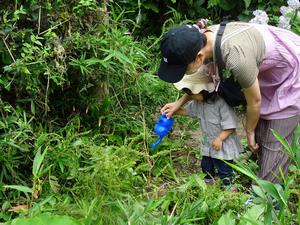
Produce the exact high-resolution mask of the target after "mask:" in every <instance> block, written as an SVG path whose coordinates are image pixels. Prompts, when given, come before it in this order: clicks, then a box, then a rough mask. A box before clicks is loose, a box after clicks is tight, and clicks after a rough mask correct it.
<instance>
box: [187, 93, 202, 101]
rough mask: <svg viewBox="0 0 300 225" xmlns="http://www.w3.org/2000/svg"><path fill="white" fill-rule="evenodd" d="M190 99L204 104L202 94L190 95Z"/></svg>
mask: <svg viewBox="0 0 300 225" xmlns="http://www.w3.org/2000/svg"><path fill="white" fill-rule="evenodd" d="M190 97H191V98H192V99H193V100H195V101H199V102H203V95H202V94H200V93H199V94H192V95H190Z"/></svg>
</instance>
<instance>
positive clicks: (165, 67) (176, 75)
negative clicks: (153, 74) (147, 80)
mask: <svg viewBox="0 0 300 225" xmlns="http://www.w3.org/2000/svg"><path fill="white" fill-rule="evenodd" d="M186 69H187V65H169V64H167V63H165V62H164V61H163V60H162V61H161V63H160V67H159V70H158V76H159V78H160V79H162V80H163V81H166V82H168V83H176V82H178V81H180V80H181V79H182V78H183V75H184V73H185V71H186Z"/></svg>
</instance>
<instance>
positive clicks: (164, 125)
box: [151, 114, 174, 149]
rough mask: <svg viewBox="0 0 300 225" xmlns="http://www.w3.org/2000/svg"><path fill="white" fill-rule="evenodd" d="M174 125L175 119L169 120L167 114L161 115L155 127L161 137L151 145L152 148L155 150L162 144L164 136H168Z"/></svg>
mask: <svg viewBox="0 0 300 225" xmlns="http://www.w3.org/2000/svg"><path fill="white" fill-rule="evenodd" d="M173 123H174V119H173V118H167V116H166V115H165V114H163V115H161V116H160V117H159V118H158V120H157V122H156V124H155V126H154V132H155V133H156V134H157V135H158V136H159V138H158V140H157V141H156V142H154V143H152V144H151V148H152V149H155V148H156V146H157V145H159V143H160V142H161V140H162V139H163V137H164V136H166V135H167V134H168V133H169V131H170V130H171V128H172V125H173Z"/></svg>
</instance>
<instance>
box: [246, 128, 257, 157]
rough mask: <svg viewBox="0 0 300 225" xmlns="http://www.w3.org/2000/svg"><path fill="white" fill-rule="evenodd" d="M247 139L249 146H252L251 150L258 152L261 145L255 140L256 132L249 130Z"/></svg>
mask: <svg viewBox="0 0 300 225" xmlns="http://www.w3.org/2000/svg"><path fill="white" fill-rule="evenodd" d="M247 140H248V147H249V148H250V150H251V152H253V153H258V152H259V145H258V144H257V143H256V141H255V133H254V131H252V132H247Z"/></svg>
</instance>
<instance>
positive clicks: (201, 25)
mask: <svg viewBox="0 0 300 225" xmlns="http://www.w3.org/2000/svg"><path fill="white" fill-rule="evenodd" d="M207 21H208V20H207V19H204V18H200V19H198V20H197V22H196V25H197V26H198V27H199V28H200V29H205V28H207ZM201 37H202V44H203V45H202V48H203V47H204V46H205V45H206V43H207V38H206V36H205V35H204V33H201Z"/></svg>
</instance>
